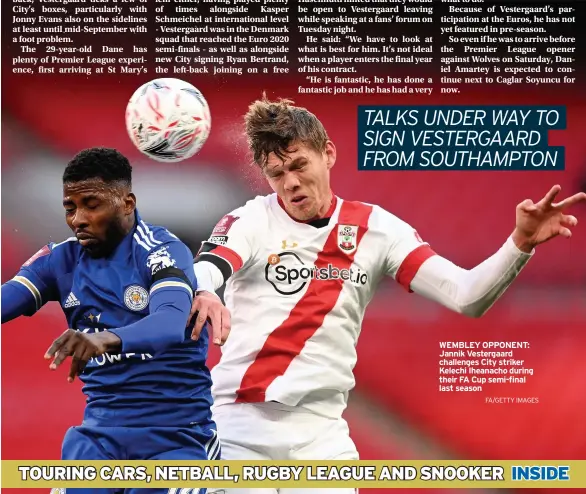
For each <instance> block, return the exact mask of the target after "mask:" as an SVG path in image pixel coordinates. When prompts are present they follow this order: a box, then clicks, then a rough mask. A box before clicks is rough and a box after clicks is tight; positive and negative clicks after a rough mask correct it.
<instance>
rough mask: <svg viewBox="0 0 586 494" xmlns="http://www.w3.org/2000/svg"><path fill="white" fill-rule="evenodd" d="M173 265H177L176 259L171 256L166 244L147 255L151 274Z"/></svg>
mask: <svg viewBox="0 0 586 494" xmlns="http://www.w3.org/2000/svg"><path fill="white" fill-rule="evenodd" d="M173 266H175V259H172V258H171V254H170V253H169V251H168V249H167V247H166V246H165V247H161V248H160V249H157V250H156V251H154V252H152V253H151V254H149V256H148V257H147V268H149V269H150V270H151V274H155V273H156V272H157V271H160V270H161V269H165V268H171V267H173Z"/></svg>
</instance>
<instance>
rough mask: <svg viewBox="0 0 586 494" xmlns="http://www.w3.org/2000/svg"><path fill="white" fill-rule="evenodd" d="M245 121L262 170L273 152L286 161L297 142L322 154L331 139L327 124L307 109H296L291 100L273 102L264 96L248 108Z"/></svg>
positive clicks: (255, 157) (253, 152)
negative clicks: (288, 152)
mask: <svg viewBox="0 0 586 494" xmlns="http://www.w3.org/2000/svg"><path fill="white" fill-rule="evenodd" d="M244 122H245V129H246V138H247V141H248V147H249V148H250V151H251V152H252V155H253V160H254V162H255V163H256V164H257V165H258V166H260V167H261V168H264V167H265V166H266V164H267V160H268V157H269V155H270V154H271V153H275V155H277V156H278V157H279V158H280V159H284V158H285V153H286V152H287V149H289V147H290V146H291V144H293V143H294V142H299V143H303V144H305V145H307V146H309V147H311V148H313V149H314V150H316V151H318V152H322V151H324V150H325V147H326V142H327V141H328V139H329V138H328V134H327V132H326V129H325V128H324V126H323V124H322V123H321V122H320V121H319V119H318V118H317V117H316V116H315V115H314V114H313V113H311V112H310V111H308V110H307V109H306V108H302V107H300V106H294V104H293V101H292V100H290V99H284V98H279V99H278V100H276V101H270V100H269V99H267V96H266V94H264V93H263V96H262V98H261V99H259V100H256V101H255V102H254V103H252V104H251V105H250V106H249V107H248V112H247V113H246V115H245V117H244Z"/></svg>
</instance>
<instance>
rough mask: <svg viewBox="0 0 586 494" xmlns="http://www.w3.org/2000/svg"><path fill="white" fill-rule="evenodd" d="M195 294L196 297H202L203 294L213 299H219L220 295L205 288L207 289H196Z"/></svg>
mask: <svg viewBox="0 0 586 494" xmlns="http://www.w3.org/2000/svg"><path fill="white" fill-rule="evenodd" d="M195 296H196V297H202V296H203V297H208V298H214V299H218V300H221V299H220V296H219V295H218V294H217V293H216V292H214V291H212V290H207V289H201V290H196V292H195Z"/></svg>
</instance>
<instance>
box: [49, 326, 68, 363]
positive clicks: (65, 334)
mask: <svg viewBox="0 0 586 494" xmlns="http://www.w3.org/2000/svg"><path fill="white" fill-rule="evenodd" d="M71 334H72V332H71V330H70V329H68V330H67V331H64V332H63V334H61V336H59V338H57V339H56V340H55V341H53V344H52V345H51V346H50V347H49V349H48V350H47V351H46V352H45V359H47V360H49V359H52V358H53V357H54V356H55V354H56V353H57V351H59V349H60V348H61V347H62V346H63V345H64V344H65V343H66V342H67V341H68V340H69V338H71Z"/></svg>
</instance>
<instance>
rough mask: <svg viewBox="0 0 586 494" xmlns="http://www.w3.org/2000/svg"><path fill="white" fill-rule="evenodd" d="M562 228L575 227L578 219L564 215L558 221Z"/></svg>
mask: <svg viewBox="0 0 586 494" xmlns="http://www.w3.org/2000/svg"><path fill="white" fill-rule="evenodd" d="M560 223H561V224H562V225H563V226H576V225H577V224H578V218H576V217H575V216H572V215H571V214H564V215H562V218H561V220H560Z"/></svg>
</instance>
